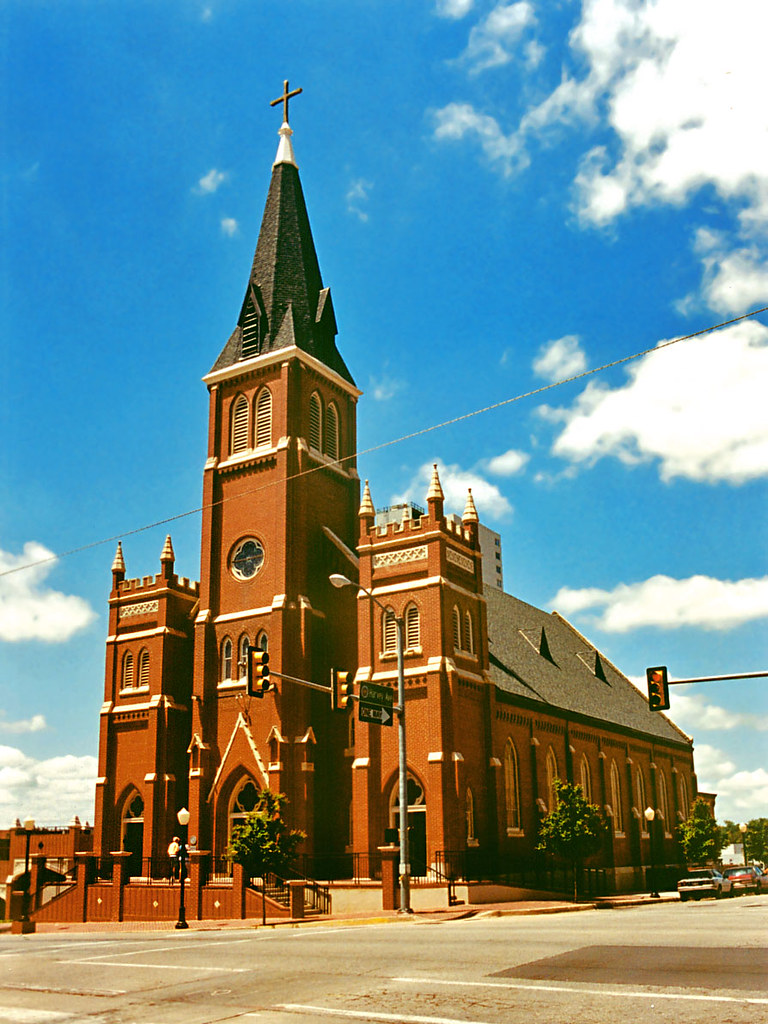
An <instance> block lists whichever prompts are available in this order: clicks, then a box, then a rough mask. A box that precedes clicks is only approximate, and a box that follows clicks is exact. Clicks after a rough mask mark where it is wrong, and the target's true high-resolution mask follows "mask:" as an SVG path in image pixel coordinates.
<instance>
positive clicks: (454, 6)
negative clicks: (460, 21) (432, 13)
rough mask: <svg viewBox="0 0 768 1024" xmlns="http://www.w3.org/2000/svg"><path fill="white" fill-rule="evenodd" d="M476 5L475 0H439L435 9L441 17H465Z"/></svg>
mask: <svg viewBox="0 0 768 1024" xmlns="http://www.w3.org/2000/svg"><path fill="white" fill-rule="evenodd" d="M474 6H475V0H437V5H436V8H435V10H436V11H437V13H438V14H439V15H440V17H441V18H463V17H464V16H465V15H467V14H469V12H470V11H471V10H472V8H473V7H474Z"/></svg>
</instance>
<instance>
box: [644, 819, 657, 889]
mask: <svg viewBox="0 0 768 1024" xmlns="http://www.w3.org/2000/svg"><path fill="white" fill-rule="evenodd" d="M643 817H644V818H645V820H646V821H647V822H648V847H649V849H650V851H651V885H650V889H651V893H650V896H651V899H652V900H658V899H660V896H659V893H658V891H657V889H656V885H657V883H656V858H655V857H654V853H653V822H654V819H655V817H656V811H654V809H653V808H652V807H646V808H645V810H644V811H643Z"/></svg>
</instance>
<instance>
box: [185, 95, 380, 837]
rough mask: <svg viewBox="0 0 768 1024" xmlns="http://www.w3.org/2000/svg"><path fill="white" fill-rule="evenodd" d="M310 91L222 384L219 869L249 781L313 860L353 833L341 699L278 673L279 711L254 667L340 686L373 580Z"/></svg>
mask: <svg viewBox="0 0 768 1024" xmlns="http://www.w3.org/2000/svg"><path fill="white" fill-rule="evenodd" d="M300 91H301V90H295V91H294V92H289V90H288V83H287V82H286V83H285V89H284V93H283V96H282V97H279V99H278V100H276V101H275V103H279V102H282V103H283V110H284V120H283V123H282V126H281V128H280V131H279V136H280V142H279V146H278V150H277V156H276V158H275V162H274V164H273V167H272V177H271V182H270V185H269V191H268V194H267V200H266V205H265V208H264V215H263V218H262V223H261V230H260V232H259V238H258V243H257V245H256V251H255V255H254V258H253V264H252V267H251V272H250V275H249V278H248V282H247V285H246V288H245V295H244V297H243V302H242V306H241V308H240V311H239V316H238V319H237V324H236V326H235V329H234V331H233V332H232V334H231V336H230V338H229V340H228V341H227V343H226V345H225V346H224V348H223V350H222V352H221V354H220V355H219V358H218V359H217V360H216V362H215V363H214V365H213V367H212V368H211V370H210V372H209V373H208V374H207V375H206V376H205V377H204V382H205V384H206V385H207V387H208V392H209V426H208V453H207V461H206V463H205V470H204V476H203V522H202V548H201V566H200V573H201V576H200V604H199V609H198V612H197V615H196V619H195V651H194V682H193V693H192V739H191V743H190V748H189V753H190V804H189V806H190V811H191V813H192V821H191V823H190V833H197V835H198V836H199V840H198V842H199V846H200V848H201V849H203V848H204V849H211V850H213V852H214V854H215V855H216V856H220V855H221V854H222V853H223V852H224V850H225V848H226V845H227V841H228V836H229V831H230V829H231V827H232V824H233V822H234V823H236V819H235V818H233V815H236V814H237V813H241V812H242V811H243V806H244V805H243V803H242V801H243V800H244V799H246V798H245V797H243V798H242V799H241V796H240V794H242V793H243V792H245V789H247V787H248V786H249V785H251V786H256V787H257V788H259V787H265V786H269V788H271V789H273V790H275V791H278V792H282V793H285V794H286V795H287V797H288V801H289V803H288V807H287V814H288V817H289V819H290V820H291V823H292V825H293V826H294V827H298V828H301V829H303V830H304V831H305V832H306V833H307V836H308V838H307V841H306V849H307V850H308V851H309V850H312V849H313V848H314V846H315V845H317V846H318V847H322V848H323V849H328V848H329V847H331V846H332V845H333V843H334V839H333V836H334V834H335V835H337V836H338V835H339V832H340V831H343V822H342V821H341V820H336V819H337V818H339V810H338V808H337V807H336V806H335V805H334V804H333V803H332V802H331V798H330V793H331V792H332V784H331V782H330V779H331V775H332V773H333V771H334V769H335V770H336V771H338V769H339V768H340V767H341V766H342V765H343V757H344V753H343V751H344V749H345V747H347V746H348V745H349V744H348V743H347V741H346V736H345V735H343V733H344V728H343V725H342V723H340V722H339V721H338V719H333V718H332V716H331V713H330V708H329V701H328V700H327V699H326V698H324V695H323V694H320V693H317V692H316V691H311V690H309V689H307V688H304V687H300V686H298V685H297V684H295V683H291V682H289V681H287V680H283V679H280V678H279V677H277V676H274V675H273V679H274V682H275V685H274V686H273V688H272V689H271V690H270V691H269V692H268V693H267V694H266V695H265V697H264V698H263V699H257V698H250V697H248V695H247V693H246V682H245V678H244V676H245V667H244V663H243V652H244V650H245V648H246V647H247V645H248V644H250V645H255V646H256V645H257V646H260V647H262V648H264V649H266V650H268V652H269V656H270V669H271V670H272V672H273V673H280V674H285V675H289V676H294V677H297V678H302V679H309V680H311V681H313V682H317V683H322V684H324V685H328V683H329V680H330V670H331V667H332V666H336V667H347V666H348V667H349V668H354V665H355V661H356V641H355V638H354V631H353V630H352V631H351V630H349V629H348V628H345V622H346V623H348V621H349V619H350V618H351V617H353V616H354V611H353V608H354V599H353V598H352V599H350V597H349V596H347V595H344V594H341V593H340V592H339V591H336V590H334V588H333V587H331V586H330V585H329V583H328V575H329V574H330V573H332V572H343V573H345V574H347V575H349V574H350V573H352V574H353V575H354V576H356V574H357V557H356V555H355V553H354V548H355V544H356V540H357V509H358V504H359V480H358V476H357V471H356V462H355V456H354V453H355V450H356V409H357V399H358V397H359V395H360V391H359V390H358V389H357V387H356V386H355V383H354V380H353V379H352V376H351V374H350V372H349V370H348V369H347V367H346V364H345V363H344V360H343V359H342V357H341V355H340V354H339V351H338V349H337V348H336V341H335V337H336V333H337V327H336V318H335V316H334V312H333V304H332V301H331V294H330V290H329V288H327V287H325V286H324V284H323V280H322V277H321V274H320V267H319V264H318V260H317V255H316V252H315V246H314V242H313V239H312V232H311V229H310V225H309V217H308V215H307V209H306V205H305V201H304V194H303V191H302V187H301V181H300V179H299V171H298V166H297V164H296V158H295V155H294V151H293V145H292V142H291V136H292V135H293V132H292V129H291V128H290V127H289V124H288V100H289V99H290V98H291V97H292V96H294V95H297V94H298V92H300ZM273 105H274V104H273ZM326 782H327V784H326ZM244 787H245V789H244ZM251 791H252V789H251ZM246 803H247V800H246ZM245 809H247V807H246V808H245ZM337 841H339V842H342V846H341V849H342V851H343V840H337Z"/></svg>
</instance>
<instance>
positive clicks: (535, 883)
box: [435, 849, 614, 896]
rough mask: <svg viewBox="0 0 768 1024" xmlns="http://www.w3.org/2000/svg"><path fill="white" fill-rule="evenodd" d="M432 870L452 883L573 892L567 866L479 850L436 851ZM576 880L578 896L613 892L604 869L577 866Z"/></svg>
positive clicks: (571, 874) (570, 872)
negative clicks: (508, 859)
mask: <svg viewBox="0 0 768 1024" xmlns="http://www.w3.org/2000/svg"><path fill="white" fill-rule="evenodd" d="M435 869H436V871H437V873H438V874H439V875H440V876H441V877H443V878H445V879H447V880H450V881H451V882H453V883H455V882H470V883H471V882H475V883H477V882H487V883H489V884H496V885H508V886H511V887H514V888H519V889H540V890H542V891H545V892H558V893H568V894H571V893H573V872H572V870H571V868H570V867H566V866H561V865H558V864H553V863H550V862H547V861H545V860H543V859H542V860H540V861H538V860H536V861H533V862H530V861H529V862H517V863H514V862H505V861H504V860H503V859H502V858H499V857H498V856H496V855H494V854H493V853H491V852H489V851H486V850H482V849H469V850H438V851H437V852H436V853H435ZM577 881H578V893H579V895H580V896H608V895H611V894H612V893H613V891H614V886H613V879H612V875H611V873H609V872H608V871H607V870H606V869H605V868H580V869H579V868H577Z"/></svg>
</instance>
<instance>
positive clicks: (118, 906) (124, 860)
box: [110, 850, 132, 921]
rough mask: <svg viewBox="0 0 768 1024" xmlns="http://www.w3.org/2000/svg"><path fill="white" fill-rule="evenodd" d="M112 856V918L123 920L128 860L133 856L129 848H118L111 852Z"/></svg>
mask: <svg viewBox="0 0 768 1024" xmlns="http://www.w3.org/2000/svg"><path fill="white" fill-rule="evenodd" d="M110 856H111V857H112V920H113V921H122V920H123V890H124V889H125V883H126V882H127V881H128V860H129V859H130V857H131V856H132V855H131V853H130V851H128V850H118V851H117V852H113V853H111V854H110Z"/></svg>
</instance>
